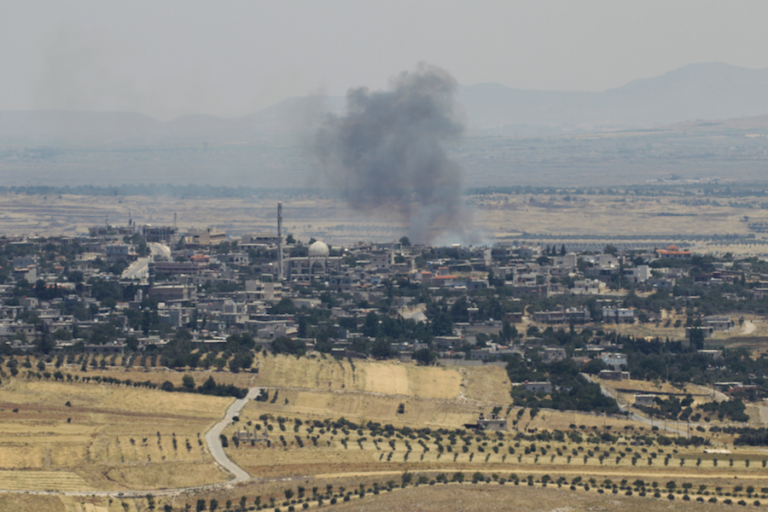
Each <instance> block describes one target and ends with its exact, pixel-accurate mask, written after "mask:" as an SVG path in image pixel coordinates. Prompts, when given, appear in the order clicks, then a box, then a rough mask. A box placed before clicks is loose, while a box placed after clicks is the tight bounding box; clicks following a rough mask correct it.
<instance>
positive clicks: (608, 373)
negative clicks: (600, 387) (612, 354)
mask: <svg viewBox="0 0 768 512" xmlns="http://www.w3.org/2000/svg"><path fill="white" fill-rule="evenodd" d="M598 377H600V378H601V379H605V380H630V379H631V377H630V375H629V372H623V371H620V370H600V374H599V375H598Z"/></svg>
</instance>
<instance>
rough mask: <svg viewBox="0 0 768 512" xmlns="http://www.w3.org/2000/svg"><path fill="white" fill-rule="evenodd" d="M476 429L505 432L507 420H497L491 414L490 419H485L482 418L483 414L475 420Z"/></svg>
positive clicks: (497, 418)
mask: <svg viewBox="0 0 768 512" xmlns="http://www.w3.org/2000/svg"><path fill="white" fill-rule="evenodd" d="M477 428H478V429H479V430H491V431H494V432H505V431H506V430H507V419H506V418H499V417H497V416H496V415H495V414H491V417H490V418H486V417H484V416H483V413H480V417H479V418H478V419H477Z"/></svg>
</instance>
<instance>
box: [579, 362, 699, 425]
mask: <svg viewBox="0 0 768 512" xmlns="http://www.w3.org/2000/svg"><path fill="white" fill-rule="evenodd" d="M581 376H582V377H584V378H585V379H587V380H588V381H590V382H592V383H593V384H597V385H599V386H600V391H601V392H602V393H603V395H605V396H607V397H610V398H613V399H616V397H615V396H614V395H613V394H612V393H611V392H610V391H609V390H608V389H607V388H606V387H605V386H603V385H602V384H600V383H599V382H597V381H595V380H594V379H593V378H592V377H591V376H590V375H587V374H586V373H582V374H581ZM616 404H617V405H618V406H619V409H620V410H621V412H623V413H625V414H627V415H628V418H630V419H632V420H634V421H640V422H643V423H645V424H647V425H650V426H651V427H658V428H659V429H663V430H666V431H667V432H674V433H676V434H679V435H681V436H683V437H690V436H689V434H688V432H686V431H683V430H677V429H676V428H672V427H669V426H666V425H665V423H664V421H663V420H662V421H655V422H654V421H652V420H649V419H648V418H645V417H643V416H640V415H639V414H636V413H634V412H632V411H630V410H629V409H627V408H626V407H624V406H623V405H621V404H620V403H619V401H618V400H616Z"/></svg>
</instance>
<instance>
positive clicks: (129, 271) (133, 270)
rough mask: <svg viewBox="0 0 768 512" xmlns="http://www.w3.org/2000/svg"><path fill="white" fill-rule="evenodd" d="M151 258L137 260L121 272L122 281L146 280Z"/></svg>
mask: <svg viewBox="0 0 768 512" xmlns="http://www.w3.org/2000/svg"><path fill="white" fill-rule="evenodd" d="M150 259H151V258H149V257H146V258H139V259H137V260H136V261H134V262H133V263H131V264H130V266H128V268H126V269H125V270H123V275H122V276H121V277H122V278H123V279H146V278H148V277H149V261H150Z"/></svg>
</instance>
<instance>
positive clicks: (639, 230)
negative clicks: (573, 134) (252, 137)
mask: <svg viewBox="0 0 768 512" xmlns="http://www.w3.org/2000/svg"><path fill="white" fill-rule="evenodd" d="M760 201H762V199H761V198H749V197H745V198H739V200H738V203H739V204H742V205H743V204H746V203H750V202H752V203H755V204H758V203H759V202H760ZM276 202H277V201H276V200H274V199H236V198H226V199H179V198H170V197H164V198H148V197H139V196H129V197H119V198H111V197H88V198H87V201H84V198H83V197H81V196H66V195H64V196H61V197H59V196H49V197H45V198H44V197H41V196H26V195H15V194H4V195H0V208H1V209H2V211H3V214H2V215H1V216H0V220H2V222H3V225H4V232H5V233H7V234H24V233H26V234H29V233H38V234H41V235H50V234H60V233H62V232H72V233H74V232H84V231H86V229H87V228H88V227H89V226H92V225H97V224H102V223H103V222H104V218H105V216H106V215H109V219H110V222H112V223H115V224H117V223H123V222H127V219H128V215H129V212H130V213H131V214H132V216H133V219H134V221H136V222H137V223H139V224H142V223H150V224H171V223H172V222H173V218H174V213H177V214H178V225H179V227H180V228H182V229H185V228H188V227H193V226H194V227H205V226H217V227H218V228H219V229H222V230H226V231H229V232H231V233H234V234H240V233H247V232H254V231H262V230H267V229H274V226H275V206H276ZM283 202H284V217H285V228H286V229H287V230H288V231H289V232H291V233H293V234H294V235H295V236H296V237H297V238H299V239H301V240H307V239H309V238H310V237H315V238H318V239H322V240H325V241H326V242H328V243H331V244H335V245H339V244H351V243H354V242H356V241H358V240H373V239H375V240H392V239H398V238H399V237H401V236H403V235H404V234H406V232H407V226H404V225H403V224H402V221H401V220H399V219H398V218H397V217H396V216H388V215H387V213H386V212H375V214H373V215H372V216H371V217H367V218H366V217H363V218H361V217H360V215H359V214H357V213H354V212H351V211H350V210H348V209H347V208H345V207H344V206H343V205H340V204H339V203H338V201H335V200H332V199H317V198H302V197H294V198H291V199H290V201H283ZM467 203H468V207H469V209H470V211H471V212H472V216H473V217H474V220H475V225H476V226H477V230H476V231H479V232H484V233H485V236H484V238H485V239H488V240H491V239H493V238H497V239H503V238H504V237H508V236H513V235H520V234H521V233H523V232H526V233H538V234H545V235H546V234H548V235H565V234H567V235H569V236H573V235H584V236H585V238H584V239H583V240H577V239H574V243H576V242H579V241H581V242H586V243H593V242H595V240H594V238H593V237H595V236H598V237H604V238H603V239H599V240H597V242H596V243H607V242H606V241H607V240H610V237H611V236H612V235H622V236H627V235H631V236H636V237H637V240H636V241H637V242H642V241H643V240H648V241H650V242H649V243H651V244H653V243H654V241H658V240H660V239H661V240H664V239H669V240H671V241H674V240H675V239H676V238H677V237H678V236H680V235H688V234H695V235H702V234H715V233H717V234H724V233H729V234H744V235H746V234H748V233H749V232H748V230H747V225H746V223H745V222H742V219H743V217H744V216H745V215H746V216H749V217H750V218H751V219H752V220H754V221H763V222H764V221H766V220H768V213H760V212H761V210H759V209H754V208H746V207H739V206H719V207H715V206H706V205H704V206H698V205H697V206H689V205H684V204H681V203H680V198H676V197H659V198H649V197H634V196H630V197H627V196H623V195H622V196H611V195H582V196H576V195H574V196H572V198H571V200H569V201H564V200H563V198H562V197H560V196H549V195H503V194H492V195H483V196H470V197H467ZM758 237H760V235H758ZM766 247H768V246H763V245H756V244H752V245H750V244H730V245H727V244H713V245H712V246H711V247H710V246H709V245H700V246H697V247H696V250H701V251H712V252H721V253H724V252H728V251H730V252H733V253H735V254H765V253H766V252H768V249H766Z"/></svg>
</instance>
